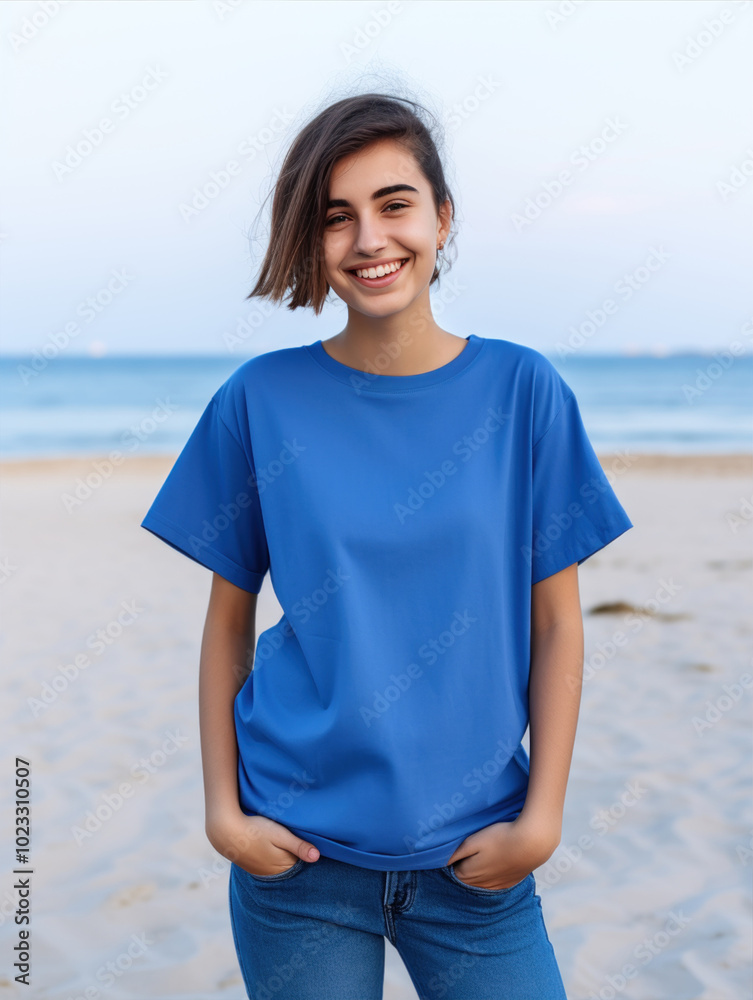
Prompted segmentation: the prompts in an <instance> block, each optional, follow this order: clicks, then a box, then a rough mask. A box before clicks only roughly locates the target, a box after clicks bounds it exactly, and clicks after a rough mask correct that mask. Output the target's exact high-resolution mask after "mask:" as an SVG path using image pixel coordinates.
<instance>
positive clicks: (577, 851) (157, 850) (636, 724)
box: [0, 455, 753, 1000]
mask: <svg viewBox="0 0 753 1000" xmlns="http://www.w3.org/2000/svg"><path fill="white" fill-rule="evenodd" d="M600 457H601V461H602V465H603V466H604V468H605V469H606V470H607V471H608V472H609V474H610V475H613V476H614V480H613V482H614V486H615V489H616V491H617V494H618V496H619V497H620V499H621V501H622V502H623V504H624V506H625V508H626V510H627V511H628V513H629V514H630V516H631V519H632V520H633V522H634V524H635V527H634V528H633V529H632V530H631V531H629V532H627V533H626V534H625V535H623V536H622V537H621V538H619V539H617V540H616V541H615V542H614V543H612V544H611V545H610V546H608V547H607V548H606V549H604V550H603V551H602V552H601V553H598V554H597V555H595V556H594V557H592V558H591V559H590V560H588V561H587V562H586V563H585V564H584V565H583V566H582V567H581V569H580V590H581V600H582V605H583V611H584V626H585V637H586V662H585V682H584V687H583V699H582V707H581V714H580V722H579V727H578V736H577V740H576V746H575V754H574V760H573V766H572V771H571V778H570V783H569V786H568V796H567V804H566V811H565V817H564V826H563V836H562V843H561V845H560V847H559V848H558V850H557V851H556V852H555V854H554V855H553V856H552V858H551V859H550V861H549V862H548V863H547V864H546V865H543V866H542V867H541V868H540V869H537V871H536V880H537V888H538V891H539V893H540V895H541V898H542V905H543V910H544V915H545V919H546V921H547V927H548V930H549V935H550V938H551V941H552V943H553V945H554V948H555V952H556V954H557V957H558V960H559V963H560V967H561V969H562V974H563V979H564V981H565V985H566V988H567V995H568V998H569V1000H586V998H589V1000H592V998H595V997H598V998H605V1000H606V998H613V997H624V998H626V1000H664V998H666V1000H743V998H747V997H750V996H751V994H752V992H753V990H752V984H751V872H753V810H752V809H751V794H750V793H751V780H750V759H751V737H750V733H751V727H750V722H751V703H752V702H753V686H752V685H753V658H752V656H751V648H752V647H751V642H750V639H751V615H750V606H751V605H750V597H751V567H752V563H753V560H752V559H751V537H752V535H753V528H752V527H751V520H752V519H753V478H752V475H751V467H752V465H753V462H752V461H751V458H750V456H746V455H742V456H725V457H715V456H693V457H687V458H685V457H671V456H648V455H628V456H627V457H626V456H622V457H620V456H600ZM172 461H173V459H172V458H161V457H160V458H158V457H148V456H141V457H138V458H136V457H133V458H129V459H128V460H127V461H126V462H125V463H124V464H122V465H119V466H117V467H111V468H110V469H109V470H108V469H107V468H106V467H104V466H102V465H100V467H99V468H100V472H101V480H100V482H99V484H98V485H95V486H94V487H93V488H91V489H90V491H89V495H88V496H86V497H85V498H84V499H81V500H80V501H78V502H75V503H74V504H73V505H72V506H71V505H70V504H68V505H66V496H67V495H68V496H72V495H73V494H74V489H75V487H76V484H77V478H78V477H81V478H82V480H83V479H84V478H85V477H87V476H88V475H89V474H90V473H92V471H93V470H94V469H95V463H94V460H89V459H78V460H67V459H63V460H54V461H53V460H50V461H20V462H10V461H8V462H5V463H3V464H2V465H0V493H1V499H2V515H3V522H2V523H3V526H4V538H3V546H2V550H1V552H0V579H2V580H3V587H2V594H3V598H4V601H3V606H4V620H5V630H4V631H5V638H4V642H3V645H4V654H5V656H4V666H3V677H4V697H3V701H2V723H3V725H2V739H3V750H4V753H3V757H2V759H3V781H2V784H1V785H0V796H1V797H2V803H3V813H2V815H3V823H4V831H5V834H4V840H5V848H4V859H3V861H4V871H5V877H4V888H3V890H2V893H1V895H2V907H0V910H1V911H2V917H1V918H0V920H1V921H2V922H1V923H0V934H1V935H2V954H3V962H2V966H0V998H1V997H4V996H9V997H11V996H12V997H15V996H24V997H34V998H36V997H39V998H42V997H44V998H51V1000H67V998H76V997H83V996H85V995H87V994H85V992H84V991H85V990H86V989H87V987H88V988H90V989H91V990H92V991H93V992H90V993H89V994H88V996H90V997H99V996H101V997H107V998H108V1000H125V998H128V1000H133V998H154V1000H156V998H171V1000H204V998H210V997H211V998H215V997H217V998H220V997H221V998H227V1000H242V998H244V997H245V991H244V988H243V984H242V980H241V976H240V971H239V968H238V964H237V960H236V956H235V951H234V948H233V941H232V933H231V927H230V921H229V914H228V910H227V880H228V869H229V863H228V862H227V861H226V859H224V858H222V857H221V856H220V855H219V854H218V853H217V852H216V851H215V850H214V849H213V848H212V846H211V845H210V844H209V842H208V841H207V839H206V837H205V834H204V811H203V789H202V779H201V760H200V749H199V729H198V695H197V680H198V658H199V644H200V640H201V633H202V628H203V620H204V614H205V611H206V605H207V598H208V594H209V587H210V579H211V574H210V573H209V572H208V571H207V570H205V569H204V568H203V567H201V566H199V565H197V564H194V563H192V562H191V561H190V560H188V559H187V558H186V557H185V556H182V555H181V554H179V553H177V552H175V551H174V550H171V549H170V548H169V547H168V546H166V545H165V544H164V543H163V542H161V541H160V540H158V539H156V538H155V537H154V536H152V535H151V534H150V533H149V532H146V531H144V529H142V528H141V527H140V526H139V522H140V520H141V518H142V517H143V515H144V513H145V512H146V510H147V508H148V506H149V504H150V503H151V500H152V499H153V497H154V495H155V494H156V492H157V490H158V488H159V486H160V484H161V483H162V481H163V480H164V477H165V476H166V474H167V472H168V471H169V468H170V466H171V464H172ZM280 613H281V611H280V609H279V606H278V605H277V602H276V599H275V596H274V593H273V591H272V589H271V586H270V583H269V578H268V577H267V579H266V580H265V583H264V589H263V590H262V593H261V595H260V600H259V613H258V622H257V630H258V631H261V630H262V629H265V628H267V627H269V626H270V625H271V624H273V622H274V621H276V620H277V618H278V617H279V615H280ZM77 658H78V660H77ZM76 664H78V665H76ZM526 742H527V741H526ZM16 756H18V757H23V758H26V759H27V760H30V761H31V779H32V814H33V821H32V843H31V851H30V858H29V864H30V867H32V868H33V869H34V874H33V881H32V911H33V923H32V932H33V934H32V942H33V949H32V984H33V985H32V987H31V988H26V987H21V986H15V985H14V984H13V982H12V977H13V975H14V974H15V971H11V970H12V965H11V963H12V961H13V958H11V957H10V956H11V955H13V952H12V946H13V945H14V944H15V943H16V941H17V940H18V937H17V934H18V928H17V927H15V926H14V924H13V920H12V911H13V909H14V907H15V905H16V895H15V893H14V891H13V890H12V889H11V886H12V884H13V879H12V877H11V874H10V873H11V869H12V867H13V865H14V854H13V851H12V845H11V843H10V838H11V836H12V822H11V818H12V815H13V812H12V810H13V807H14V792H13V787H14V786H13V781H14V777H13V766H14V758H15V757H16ZM144 942H146V943H144ZM385 947H386V955H387V971H386V977H385V982H386V986H385V997H386V998H389V1000H410V998H412V1000H415V998H416V993H415V991H414V989H413V987H412V985H411V983H410V979H409V977H408V975H407V972H406V971H405V969H404V967H403V965H402V962H401V960H400V957H399V955H398V954H397V952H396V951H395V949H394V948H393V947H392V945H391V944H389V942H386V943H385ZM129 949H130V952H129ZM108 962H119V965H120V971H119V972H118V974H116V975H115V976H114V979H113V982H112V984H111V985H106V983H105V982H103V981H102V980H101V979H98V978H97V975H98V971H99V970H101V969H102V967H103V966H105V964H106V963H108ZM97 991H99V992H97ZM323 1000H326V998H323ZM353 1000H358V998H355V997H354V998H353ZM479 1000H486V998H479ZM542 1000H546V998H542Z"/></svg>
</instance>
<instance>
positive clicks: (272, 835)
mask: <svg viewBox="0 0 753 1000" xmlns="http://www.w3.org/2000/svg"><path fill="white" fill-rule="evenodd" d="M206 835H207V839H208V840H209V843H210V844H211V845H212V847H214V849H215V850H216V851H218V852H219V853H220V854H221V855H222V856H223V857H224V858H227V859H228V861H233V862H234V863H235V864H236V865H239V866H240V867H241V868H244V869H245V870H246V871H247V872H250V873H251V874H252V875H278V874H279V873H280V872H284V871H286V870H287V869H288V868H291V867H292V866H293V865H294V864H295V862H296V860H297V859H298V858H302V859H303V860H304V861H309V862H312V861H316V860H318V858H319V851H318V850H317V848H316V847H314V845H313V844H310V843H309V842H308V841H306V840H302V839H301V838H300V837H298V836H296V835H295V834H294V833H293V832H292V831H290V830H288V828H287V827H286V826H283V825H282V824H281V823H276V822H275V821H274V820H272V819H268V817H266V816H247V815H246V814H245V813H244V812H243V811H242V810H241V809H238V810H237V811H233V812H228V813H222V814H221V815H219V816H214V817H212V819H211V820H209V819H208V820H207V823H206ZM310 852H313V853H310Z"/></svg>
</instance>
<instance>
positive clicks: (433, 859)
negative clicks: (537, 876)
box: [288, 824, 468, 872]
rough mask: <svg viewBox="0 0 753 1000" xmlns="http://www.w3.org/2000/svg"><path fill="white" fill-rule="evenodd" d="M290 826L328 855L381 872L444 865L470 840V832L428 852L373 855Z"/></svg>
mask: <svg viewBox="0 0 753 1000" xmlns="http://www.w3.org/2000/svg"><path fill="white" fill-rule="evenodd" d="M288 829H289V830H291V831H292V832H293V833H295V834H296V835H297V836H299V837H301V838H302V839H303V840H305V841H307V842H308V843H311V844H313V845H314V847H316V848H318V849H319V853H320V854H322V855H323V856H324V857H327V858H334V860H335V861H345V862H347V863H348V864H350V865H357V866H358V867H359V868H372V869H376V870H377V871H381V872H390V871H418V870H422V869H424V868H444V867H445V866H446V864H447V862H448V860H449V859H450V858H451V857H452V855H453V854H454V853H455V851H456V850H457V849H458V847H459V846H460V845H461V844H462V843H463V841H464V840H467V839H468V835H467V834H466V835H465V836H463V837H457V838H456V839H455V840H453V841H451V842H450V843H449V844H441V845H440V846H439V847H430V848H429V849H428V850H426V851H417V852H415V853H413V854H372V853H370V852H369V851H358V850H356V849H355V848H354V847H346V846H345V845H344V844H339V843H337V841H334V840H329V839H328V838H327V837H321V836H319V835H318V834H313V833H309V831H308V830H303V829H301V828H299V827H295V826H290V825H289V824H288Z"/></svg>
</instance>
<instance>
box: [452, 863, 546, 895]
mask: <svg viewBox="0 0 753 1000" xmlns="http://www.w3.org/2000/svg"><path fill="white" fill-rule="evenodd" d="M441 871H443V872H444V873H445V875H447V877H448V878H449V879H450V881H451V882H454V883H455V885H460V886H462V887H463V888H464V889H466V890H467V891H468V892H474V893H477V894H478V895H479V896H504V895H505V894H506V893H508V892H512V891H513V890H514V889H519V888H520V887H521V886H522V885H523V883H524V882H527V881H528V879H529V878H533V872H529V873H528V875H526V876H525V877H524V878H522V879H521V880H520V882H516V883H515V885H509V886H508V887H507V888H506V889H487V888H485V887H484V886H482V885H471V884H470V883H468V882H464V881H463V880H462V879H461V878H459V877H458V875H457V873H456V872H455V864H454V863H453V864H451V865H445V866H444V868H442V869H441Z"/></svg>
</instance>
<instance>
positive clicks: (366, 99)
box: [246, 93, 455, 315]
mask: <svg viewBox="0 0 753 1000" xmlns="http://www.w3.org/2000/svg"><path fill="white" fill-rule="evenodd" d="M407 105H411V107H408V106H407ZM422 111H423V112H426V109H425V108H424V107H423V106H422V105H420V104H418V103H417V102H416V101H412V100H409V99H408V98H404V97H392V96H390V95H388V94H383V93H366V94H358V95H355V96H351V97H346V98H344V99H342V100H339V101H337V102H336V103H334V104H332V105H330V106H329V107H327V108H325V109H324V110H323V111H321V112H320V113H319V114H318V115H317V116H316V117H315V118H313V119H312V120H311V121H310V122H309V123H308V124H307V125H305V126H304V128H303V129H301V131H300V132H299V133H298V135H297V136H296V137H295V140H294V141H293V143H292V145H291V147H290V149H289V150H288V152H287V154H286V156H285V159H284V161H283V164H282V167H281V168H280V173H279V176H278V179H277V182H276V184H275V186H274V197H273V201H272V218H271V226H270V229H271V237H270V240H269V245H268V247H267V251H266V254H265V256H264V260H263V262H262V266H261V271H260V273H259V277H258V279H257V281H256V285H255V286H254V288H253V290H252V291H251V292H250V294H249V295H247V296H246V298H248V299H250V298H253V297H254V296H260V297H265V298H269V299H271V300H272V301H273V302H282V301H283V300H284V297H285V294H286V292H287V291H288V290H289V291H290V293H291V294H290V301H289V302H288V309H297V308H299V307H300V306H303V307H304V308H305V307H307V306H312V307H313V309H314V313H315V314H316V315H319V313H320V312H321V311H322V308H323V306H324V303H325V300H326V298H327V295H328V293H329V291H330V285H329V283H328V282H327V280H326V277H325V275H324V266H323V258H322V254H321V246H322V239H323V234H324V222H325V218H326V211H327V200H328V190H329V182H330V177H331V175H332V171H333V168H334V166H335V163H336V162H337V161H338V160H339V159H340V158H341V157H343V156H347V155H349V154H351V153H354V152H356V151H357V150H360V149H363V148H364V147H365V146H368V145H369V144H370V143H373V142H377V141H379V140H381V139H394V140H396V141H397V142H399V143H400V144H401V145H402V146H403V147H404V148H405V149H406V151H407V152H408V153H409V154H411V155H412V156H413V157H414V158H415V160H416V162H417V164H418V166H419V168H420V170H421V171H422V173H423V175H424V177H425V178H426V180H427V181H428V182H429V184H430V185H431V189H432V194H433V198H434V205H435V208H436V211H437V214H439V209H440V206H441V205H442V204H443V203H444V202H445V201H447V200H448V199H449V201H450V205H451V206H452V217H453V220H454V218H455V201H454V199H453V197H452V195H451V194H450V191H449V189H448V186H447V183H446V181H445V172H444V168H443V165H442V161H441V158H440V155H439V151H438V149H437V144H436V142H435V140H434V138H433V137H432V132H431V126H427V125H426V124H425V123H424V121H423V120H422V118H421V117H420V112H422ZM429 114H430V113H429ZM432 118H433V116H432ZM450 238H451V239H453V238H454V237H450ZM439 274H440V271H439V268H438V267H435V268H434V273H433V275H432V277H431V281H430V282H429V284H430V285H433V284H434V282H435V281H437V280H438V278H439Z"/></svg>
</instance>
